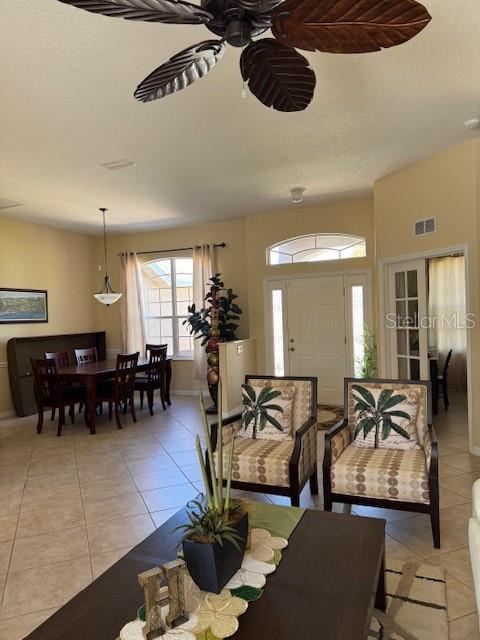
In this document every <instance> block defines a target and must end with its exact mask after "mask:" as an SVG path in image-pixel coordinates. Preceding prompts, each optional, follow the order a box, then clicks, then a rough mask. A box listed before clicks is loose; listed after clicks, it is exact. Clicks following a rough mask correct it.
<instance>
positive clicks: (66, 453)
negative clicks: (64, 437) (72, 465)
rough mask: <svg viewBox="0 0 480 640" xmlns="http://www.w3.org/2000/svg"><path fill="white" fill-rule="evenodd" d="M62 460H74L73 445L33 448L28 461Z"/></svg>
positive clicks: (58, 461) (54, 462) (53, 461)
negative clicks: (55, 447) (58, 447)
mask: <svg viewBox="0 0 480 640" xmlns="http://www.w3.org/2000/svg"><path fill="white" fill-rule="evenodd" d="M64 461H65V462H75V450H74V448H73V447H68V448H67V447H63V448H62V449H34V450H33V451H32V459H31V461H30V462H31V463H34V462H51V463H52V464H56V463H62V462H64Z"/></svg>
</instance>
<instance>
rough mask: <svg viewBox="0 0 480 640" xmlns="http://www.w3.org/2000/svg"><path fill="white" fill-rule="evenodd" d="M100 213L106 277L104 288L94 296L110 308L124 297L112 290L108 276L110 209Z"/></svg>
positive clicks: (102, 209) (102, 210) (103, 209)
mask: <svg viewBox="0 0 480 640" xmlns="http://www.w3.org/2000/svg"><path fill="white" fill-rule="evenodd" d="M100 211H101V212H102V214H103V252H104V258H105V277H104V278H103V287H102V288H101V290H100V291H99V292H98V293H94V294H93V296H94V297H95V298H96V299H97V300H98V301H99V302H101V303H102V304H105V305H107V307H109V306H110V305H111V304H114V302H117V300H120V298H121V297H122V294H121V293H115V291H114V290H113V289H112V285H111V284H110V278H109V276H108V268H107V228H106V226H105V213H106V212H107V211H108V209H105V208H104V207H102V208H101V209H100Z"/></svg>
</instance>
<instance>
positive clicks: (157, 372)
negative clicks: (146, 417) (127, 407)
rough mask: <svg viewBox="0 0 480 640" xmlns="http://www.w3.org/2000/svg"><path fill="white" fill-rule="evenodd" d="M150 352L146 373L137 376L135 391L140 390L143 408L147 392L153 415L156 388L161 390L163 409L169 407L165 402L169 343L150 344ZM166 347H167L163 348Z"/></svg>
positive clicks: (141, 406) (141, 407)
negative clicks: (155, 345)
mask: <svg viewBox="0 0 480 640" xmlns="http://www.w3.org/2000/svg"><path fill="white" fill-rule="evenodd" d="M148 346H149V349H148V351H147V353H148V354H149V361H148V366H147V369H146V375H144V376H137V377H136V378H135V391H140V409H143V397H144V394H145V393H146V394H147V401H148V408H149V410H150V415H151V416H153V395H154V392H155V390H156V389H159V390H160V400H161V402H162V407H163V410H164V411H165V409H166V408H167V405H166V402H165V359H166V357H167V345H160V347H158V348H156V347H154V346H153V345H148ZM163 347H165V348H163Z"/></svg>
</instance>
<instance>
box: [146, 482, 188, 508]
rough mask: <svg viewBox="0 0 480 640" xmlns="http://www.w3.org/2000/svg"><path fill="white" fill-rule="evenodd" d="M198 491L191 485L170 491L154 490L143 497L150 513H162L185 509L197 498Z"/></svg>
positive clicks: (171, 488) (180, 486) (177, 487)
mask: <svg viewBox="0 0 480 640" xmlns="http://www.w3.org/2000/svg"><path fill="white" fill-rule="evenodd" d="M196 493H197V492H196V490H195V489H194V487H193V486H192V485H191V484H181V485H178V486H176V487H170V488H169V489H167V490H165V489H153V490H151V491H143V492H142V496H143V499H144V500H145V503H146V505H147V508H148V510H149V511H162V510H163V509H172V508H174V507H176V508H178V509H179V508H180V507H183V506H184V505H185V504H186V503H187V502H188V501H189V500H191V499H192V498H194V497H195V495H196Z"/></svg>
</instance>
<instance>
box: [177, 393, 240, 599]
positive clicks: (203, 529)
mask: <svg viewBox="0 0 480 640" xmlns="http://www.w3.org/2000/svg"><path fill="white" fill-rule="evenodd" d="M219 391H220V393H219V399H218V427H217V428H218V446H217V453H218V457H217V463H215V459H214V457H213V446H212V440H211V437H210V427H209V424H208V419H207V415H206V411H205V406H204V404H203V397H202V394H201V393H200V411H201V415H202V421H203V427H204V433H205V440H206V443H207V460H208V463H207V464H205V461H204V458H203V452H202V447H201V444H200V438H199V436H198V435H197V437H196V443H195V444H196V449H197V454H198V459H199V462H200V468H201V470H202V476H203V482H204V486H205V494H204V495H200V496H199V497H198V498H197V499H196V500H192V501H191V502H189V504H188V505H187V507H188V519H189V522H188V523H187V524H184V525H181V526H180V527H179V529H182V530H183V531H184V537H183V554H184V558H185V562H186V563H187V568H188V572H189V573H190V576H191V577H192V579H193V580H194V581H195V583H196V584H197V585H198V587H200V589H202V590H203V591H210V592H213V593H220V591H221V590H222V589H223V587H224V586H225V585H226V584H227V582H228V581H229V580H230V579H231V578H232V577H233V575H234V574H235V573H236V572H237V571H238V570H239V569H240V567H241V565H242V561H243V556H244V554H245V547H246V544H247V537H248V514H247V512H246V511H245V510H244V508H243V504H242V503H241V501H240V500H233V499H232V497H231V484H232V464H233V452H234V447H235V438H234V434H232V440H231V443H229V446H230V449H229V454H228V465H227V469H226V470H225V472H226V473H224V465H223V454H224V451H223V437H222V399H221V385H220V389H219ZM225 478H226V488H224V486H223V484H224V479H225Z"/></svg>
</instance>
